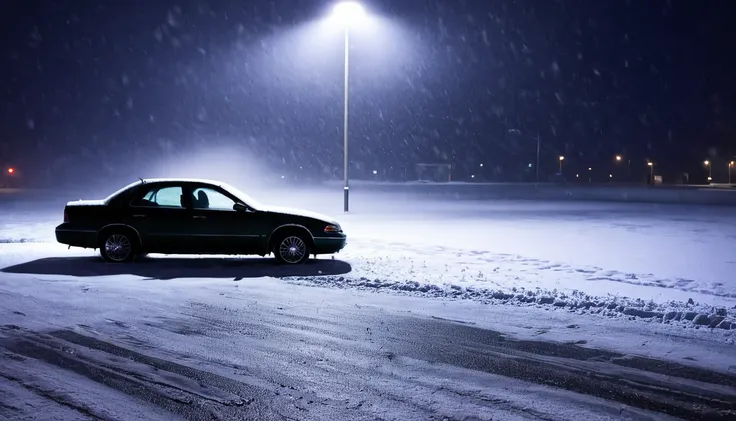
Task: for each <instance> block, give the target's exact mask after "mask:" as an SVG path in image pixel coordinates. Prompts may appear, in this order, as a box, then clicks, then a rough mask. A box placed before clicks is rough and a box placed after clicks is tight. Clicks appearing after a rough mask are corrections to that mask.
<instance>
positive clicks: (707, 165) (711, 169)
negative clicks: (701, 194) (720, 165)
mask: <svg viewBox="0 0 736 421" xmlns="http://www.w3.org/2000/svg"><path fill="white" fill-rule="evenodd" d="M703 164H705V166H706V167H708V183H710V182H711V181H713V166H712V165H710V161H708V160H707V159H706V160H705V161H703Z"/></svg>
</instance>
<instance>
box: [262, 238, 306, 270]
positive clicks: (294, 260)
mask: <svg viewBox="0 0 736 421" xmlns="http://www.w3.org/2000/svg"><path fill="white" fill-rule="evenodd" d="M309 240H310V239H309V238H308V237H307V235H305V234H303V233H300V232H293V231H292V232H285V233H283V234H282V233H277V234H276V239H275V241H273V243H272V244H273V248H272V250H271V251H272V252H273V255H274V257H276V261H277V262H279V264H282V265H300V264H302V263H304V262H306V261H307V260H308V259H309V251H310V250H309V249H310V241H309Z"/></svg>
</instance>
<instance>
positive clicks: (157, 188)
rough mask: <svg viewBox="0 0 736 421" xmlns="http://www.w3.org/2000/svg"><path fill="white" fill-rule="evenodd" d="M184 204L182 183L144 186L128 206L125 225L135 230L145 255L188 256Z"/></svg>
mask: <svg viewBox="0 0 736 421" xmlns="http://www.w3.org/2000/svg"><path fill="white" fill-rule="evenodd" d="M188 203H189V200H188V198H187V197H186V195H185V191H184V187H183V185H182V184H177V183H156V184H151V185H144V187H143V188H141V189H140V191H139V193H138V194H137V195H136V196H134V197H133V200H132V201H131V203H130V205H129V208H128V215H127V221H126V223H127V224H128V225H130V226H132V227H133V228H135V229H136V230H137V231H138V233H139V235H140V236H141V242H142V244H143V248H144V249H145V250H146V251H147V252H152V253H168V254H173V253H190V252H191V251H192V247H193V245H194V242H193V241H192V237H191V231H190V228H189V226H190V224H191V218H190V215H189V213H188V210H187V208H186V207H187V204H188Z"/></svg>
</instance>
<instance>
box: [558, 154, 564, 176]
mask: <svg viewBox="0 0 736 421" xmlns="http://www.w3.org/2000/svg"><path fill="white" fill-rule="evenodd" d="M559 159H560V175H562V161H564V160H565V157H564V156H562V155H560V158H559Z"/></svg>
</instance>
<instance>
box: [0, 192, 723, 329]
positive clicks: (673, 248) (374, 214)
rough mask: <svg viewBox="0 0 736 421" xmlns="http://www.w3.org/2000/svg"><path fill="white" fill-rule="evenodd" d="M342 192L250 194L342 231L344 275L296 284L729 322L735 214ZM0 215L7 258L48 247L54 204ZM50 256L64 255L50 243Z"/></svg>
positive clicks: (19, 205) (21, 206)
mask: <svg viewBox="0 0 736 421" xmlns="http://www.w3.org/2000/svg"><path fill="white" fill-rule="evenodd" d="M340 193H341V192H340V191H339V190H338V191H336V192H326V191H324V190H306V191H302V192H300V193H294V192H289V194H284V193H283V192H280V191H272V192H265V193H260V194H258V195H256V194H254V196H255V197H256V198H258V199H259V200H262V201H263V202H265V203H267V204H272V205H286V206H292V207H293V206H297V207H302V208H306V209H308V210H314V211H317V212H321V213H325V214H327V215H333V216H337V218H336V219H337V220H338V222H340V224H341V225H342V226H343V228H344V230H345V231H346V233H347V234H348V236H349V245H348V247H347V248H346V249H345V250H344V251H343V253H341V254H339V255H337V256H336V258H338V259H341V260H345V261H346V262H348V263H349V264H350V265H351V267H352V270H351V271H350V272H349V273H346V274H341V275H325V276H319V274H317V276H303V277H297V278H295V279H294V281H295V282H299V283H306V284H311V285H318V286H332V287H356V288H361V289H368V290H387V291H393V292H398V293H418V294H425V295H432V296H443V297H451V298H470V299H476V300H480V301H486V302H491V301H493V302H496V303H498V302H501V303H506V304H509V303H510V304H516V305H519V304H535V305H538V304H549V305H552V306H556V307H562V308H569V309H574V310H581V311H592V312H595V313H598V314H604V315H613V316H616V317H619V316H643V317H651V316H652V315H655V316H656V315H659V316H661V317H668V318H672V319H680V318H685V319H687V321H695V320H696V319H697V323H696V324H698V325H707V326H710V325H714V326H712V327H715V325H718V324H720V323H721V322H723V321H724V320H725V321H726V323H725V324H723V325H722V326H721V327H729V326H730V325H729V323H730V322H729V320H731V319H732V318H733V314H732V312H733V311H734V308H735V306H736V280H734V278H733V276H732V274H733V273H734V271H735V269H736V259H734V258H733V255H732V244H733V240H734V239H735V238H736V216H734V215H733V214H732V212H731V210H730V209H728V208H717V207H697V206H676V205H648V204H624V203H580V202H535V201H528V202H526V201H472V200H455V201H450V200H443V201H440V200H433V199H428V198H416V197H411V198H410V197H405V196H401V195H391V194H386V193H375V192H370V193H363V194H354V195H353V200H352V209H351V213H349V214H340V213H337V212H336V211H338V210H341V205H342V203H341V199H342V195H341V194H340ZM66 199H68V198H58V200H55V201H53V202H54V203H63V202H65V201H66ZM92 199H94V198H92ZM3 210H4V211H3ZM0 211H3V218H2V221H3V222H2V225H1V228H0V232H1V234H0V243H10V244H6V245H0V247H2V254H3V256H4V258H3V259H2V260H3V261H6V262H7V258H5V257H6V256H9V255H10V254H12V253H14V248H13V244H14V243H19V242H30V243H53V242H54V240H53V227H54V226H55V225H56V224H57V223H58V222H59V220H60V218H61V207H60V206H56V207H54V205H52V204H50V203H49V202H48V201H46V202H44V201H43V200H40V199H38V200H34V201H26V202H23V201H20V202H15V203H14V204H12V207H11V206H10V205H7V204H6V205H5V206H4V207H3V208H2V209H0ZM27 246H29V247H32V248H33V247H41V244H37V245H32V246H31V245H27ZM18 252H20V251H18ZM23 253H26V252H25V251H24V252H23ZM52 253H53V255H55V256H59V257H64V256H67V255H70V254H69V253H71V252H69V251H67V250H66V249H65V248H60V247H57V248H55V249H54V251H53V252H52ZM75 253H82V254H83V255H92V254H93V252H92V251H81V252H75ZM320 258H322V259H324V258H325V257H320ZM18 259H20V260H21V261H22V260H23V259H22V256H18ZM18 259H13V260H14V261H18ZM4 266H7V264H5V265H4ZM724 311H726V314H725V316H724V313H723V312H724ZM673 312H674V313H673ZM729 312H731V313H729ZM666 313H670V314H669V315H666ZM701 315H704V316H703V317H699V318H698V316H701ZM704 317H705V318H704Z"/></svg>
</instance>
